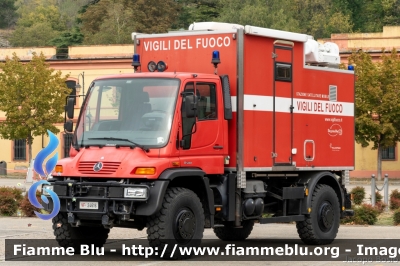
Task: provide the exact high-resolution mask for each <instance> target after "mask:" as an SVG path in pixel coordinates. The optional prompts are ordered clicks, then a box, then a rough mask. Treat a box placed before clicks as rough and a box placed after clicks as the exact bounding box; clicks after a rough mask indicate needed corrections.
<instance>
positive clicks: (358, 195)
mask: <svg viewBox="0 0 400 266" xmlns="http://www.w3.org/2000/svg"><path fill="white" fill-rule="evenodd" d="M350 193H351V194H352V195H353V202H354V204H356V205H360V204H361V203H362V202H363V201H364V198H365V188H364V187H355V188H353V189H352V190H351V192H350Z"/></svg>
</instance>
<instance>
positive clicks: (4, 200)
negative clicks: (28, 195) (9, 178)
mask: <svg viewBox="0 0 400 266" xmlns="http://www.w3.org/2000/svg"><path fill="white" fill-rule="evenodd" d="M21 199H22V194H21V190H19V189H17V188H14V187H2V188H0V215H5V216H11V215H13V214H14V213H16V212H17V210H18V206H19V203H20V201H21Z"/></svg>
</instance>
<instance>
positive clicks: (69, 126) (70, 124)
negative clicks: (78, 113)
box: [64, 120, 73, 133]
mask: <svg viewBox="0 0 400 266" xmlns="http://www.w3.org/2000/svg"><path fill="white" fill-rule="evenodd" d="M64 130H65V131H66V132H69V133H72V130H73V122H72V120H68V121H67V122H65V123H64Z"/></svg>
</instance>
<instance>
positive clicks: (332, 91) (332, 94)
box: [329, 85, 337, 102]
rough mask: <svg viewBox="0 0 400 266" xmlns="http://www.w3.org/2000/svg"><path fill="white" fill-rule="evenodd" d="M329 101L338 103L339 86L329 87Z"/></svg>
mask: <svg viewBox="0 0 400 266" xmlns="http://www.w3.org/2000/svg"><path fill="white" fill-rule="evenodd" d="M329 101H331V102H336V101H337V86H334V85H329Z"/></svg>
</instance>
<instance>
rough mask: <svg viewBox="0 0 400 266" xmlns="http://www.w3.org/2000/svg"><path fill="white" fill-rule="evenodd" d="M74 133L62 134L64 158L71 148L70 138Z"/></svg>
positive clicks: (67, 155)
mask: <svg viewBox="0 0 400 266" xmlns="http://www.w3.org/2000/svg"><path fill="white" fill-rule="evenodd" d="M73 137H74V134H68V133H66V134H64V158H67V157H69V150H70V149H71V143H72V138H73Z"/></svg>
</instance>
